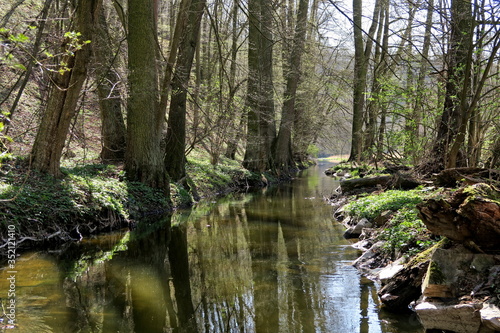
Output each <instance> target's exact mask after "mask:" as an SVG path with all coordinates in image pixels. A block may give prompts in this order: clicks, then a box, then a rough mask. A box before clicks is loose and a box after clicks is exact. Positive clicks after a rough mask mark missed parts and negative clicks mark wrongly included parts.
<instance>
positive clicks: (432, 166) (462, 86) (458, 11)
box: [419, 0, 473, 172]
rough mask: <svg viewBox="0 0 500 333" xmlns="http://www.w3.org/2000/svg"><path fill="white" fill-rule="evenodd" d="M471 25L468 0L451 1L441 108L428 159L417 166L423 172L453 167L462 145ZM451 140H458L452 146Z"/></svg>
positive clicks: (468, 85)
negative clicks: (442, 107)
mask: <svg viewBox="0 0 500 333" xmlns="http://www.w3.org/2000/svg"><path fill="white" fill-rule="evenodd" d="M472 28H473V26H472V13H471V2H470V0H466V1H463V0H453V1H452V5H451V35H450V49H449V53H448V73H447V74H448V75H447V78H446V93H445V101H444V110H443V114H442V116H441V120H440V122H439V127H438V133H437V136H436V139H435V142H434V146H433V148H432V152H431V156H430V160H429V161H427V162H426V163H425V165H423V166H420V167H419V168H420V169H422V170H424V171H431V172H435V171H438V170H442V169H443V168H444V167H455V166H457V162H459V159H460V158H459V152H460V150H461V148H462V144H461V142H460V141H461V140H462V139H461V137H462V136H463V135H465V132H463V131H462V129H463V126H464V125H465V124H463V121H464V120H465V119H466V117H467V115H466V114H467V113H468V112H467V111H468V110H467V109H468V106H467V102H468V101H467V96H468V95H469V91H470V77H471V76H470V71H471V68H470V65H471V61H470V60H471V51H472ZM455 140H458V141H457V142H456V144H455V145H454V142H455ZM452 146H454V147H453V151H452V150H451V148H452Z"/></svg>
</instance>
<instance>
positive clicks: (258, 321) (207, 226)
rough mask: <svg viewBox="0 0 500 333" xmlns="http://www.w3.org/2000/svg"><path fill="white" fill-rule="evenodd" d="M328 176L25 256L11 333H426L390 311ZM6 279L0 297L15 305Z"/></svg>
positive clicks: (0, 275) (307, 177) (317, 170)
mask: <svg viewBox="0 0 500 333" xmlns="http://www.w3.org/2000/svg"><path fill="white" fill-rule="evenodd" d="M327 167H328V166H327V165H319V166H317V167H314V168H311V169H309V170H306V171H304V172H302V173H301V174H299V175H298V177H297V179H296V180H294V181H293V182H292V183H290V184H284V185H280V186H276V187H272V188H269V189H266V190H261V191H259V192H256V193H251V194H237V195H232V196H230V197H228V198H224V199H222V200H219V201H217V202H212V203H209V204H204V205H199V206H198V207H195V208H193V209H192V210H189V211H182V212H178V213H176V214H174V216H172V217H166V218H163V219H161V220H158V219H156V220H155V221H153V220H151V221H144V222H142V223H140V224H139V226H138V228H137V229H136V230H134V231H133V232H128V231H123V232H118V233H114V234H110V235H104V236H100V237H98V238H95V239H90V240H86V241H84V242H81V243H78V244H71V245H68V246H66V247H65V248H63V249H60V250H58V251H52V252H35V253H27V254H24V255H22V256H21V257H20V258H18V260H17V265H16V270H17V273H16V302H17V303H16V320H17V327H16V328H14V329H6V328H5V326H4V327H3V328H2V324H1V323H0V331H3V330H5V331H10V332H15V331H17V332H39V333H43V332H148V333H149V332H189V333H195V332H206V333H211V332H257V333H263V332H270V333H281V332H282V333H295V332H305V333H309V332H360V333H368V332H370V333H372V332H373V333H375V332H422V329H421V328H420V326H419V325H418V322H417V321H416V320H415V318H414V317H413V316H403V317H394V316H390V315H388V314H385V313H384V312H383V311H381V310H380V309H379V302H378V298H377V295H376V288H375V286H374V285H373V283H371V282H370V281H368V280H366V279H365V278H363V277H361V276H360V274H359V273H358V272H357V271H356V270H355V269H354V268H353V267H352V266H351V265H350V264H351V262H352V261H353V260H354V259H355V258H356V257H357V255H358V253H357V251H356V250H354V249H353V248H352V247H351V246H350V244H349V242H347V241H346V240H344V239H343V237H342V233H343V231H344V229H343V227H342V226H341V225H339V224H338V223H336V222H334V221H333V220H332V217H331V216H332V211H331V208H330V207H329V206H327V205H325V203H324V202H323V200H322V198H323V196H328V195H329V194H331V193H332V191H333V189H334V188H335V187H336V186H337V185H338V184H337V183H336V182H335V181H334V180H333V179H331V178H328V177H326V176H324V174H323V171H324V170H325V169H326V168H327ZM7 277H8V273H7V269H6V268H4V269H2V270H0V292H1V293H2V294H1V295H0V297H1V298H3V299H4V306H5V299H6V298H7V292H6V290H7V289H8V281H7Z"/></svg>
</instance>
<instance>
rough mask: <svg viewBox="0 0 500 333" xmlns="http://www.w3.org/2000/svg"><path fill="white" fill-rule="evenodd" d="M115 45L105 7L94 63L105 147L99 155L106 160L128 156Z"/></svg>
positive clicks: (100, 20) (95, 46)
mask: <svg viewBox="0 0 500 333" xmlns="http://www.w3.org/2000/svg"><path fill="white" fill-rule="evenodd" d="M113 46H114V43H113V40H112V39H111V36H110V32H109V29H108V23H107V22H106V15H105V13H104V10H102V11H101V14H100V15H99V22H98V29H97V36H96V38H95V42H94V43H93V51H94V66H95V68H96V71H97V74H98V78H97V79H98V85H97V93H98V97H99V108H100V110H101V122H102V124H101V135H102V150H101V154H100V157H101V159H102V160H103V161H105V162H110V161H111V162H112V161H122V160H123V158H124V156H125V147H126V128H125V121H124V119H123V114H122V96H121V93H120V89H119V87H117V85H118V84H119V82H120V77H119V76H118V74H117V73H116V70H115V64H114V63H113V60H114V59H115V54H114V52H113V49H112V47H113Z"/></svg>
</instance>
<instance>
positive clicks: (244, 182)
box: [0, 153, 287, 259]
mask: <svg viewBox="0 0 500 333" xmlns="http://www.w3.org/2000/svg"><path fill="white" fill-rule="evenodd" d="M207 161H208V157H207V156H205V155H204V154H203V153H195V154H191V155H190V157H188V163H187V165H186V171H187V177H186V178H185V179H184V180H183V182H181V183H172V184H170V193H169V195H166V194H165V193H163V192H162V191H159V190H157V189H153V188H150V187H147V186H145V185H144V184H142V183H138V182H130V181H127V179H126V175H125V173H124V171H123V167H122V165H112V164H86V165H83V166H78V165H74V166H67V167H64V168H63V169H62V171H63V174H64V177H63V178H62V179H55V178H53V177H51V176H48V175H45V174H40V173H37V172H35V171H34V170H31V169H30V166H29V164H28V162H27V161H26V160H25V159H21V158H14V159H12V160H10V161H4V162H3V164H2V166H1V170H0V234H1V235H2V245H3V247H6V246H7V244H8V241H15V243H16V251H18V252H21V251H25V250H27V249H30V248H41V247H47V246H56V245H58V244H61V243H64V242H68V241H78V240H81V239H82V238H84V237H87V236H89V235H93V234H98V233H102V232H109V231H112V230H117V229H121V228H134V226H135V224H136V223H138V222H139V221H141V220H143V219H144V218H146V217H150V216H161V215H163V214H169V213H170V212H172V211H173V210H175V209H178V208H183V207H189V206H190V205H192V204H194V203H196V202H198V201H200V200H210V198H213V197H216V196H221V195H224V194H227V193H229V192H232V191H241V190H248V189H250V188H258V187H263V186H267V185H268V184H272V183H277V182H279V181H283V180H285V179H286V178H287V177H283V176H282V177H277V176H276V175H273V174H271V173H264V174H258V173H253V172H250V171H248V170H246V169H244V168H243V167H241V164H240V163H239V162H237V161H233V160H229V159H222V160H221V162H220V163H219V164H218V165H216V166H213V165H211V164H210V163H208V162H207ZM11 231H14V232H11ZM11 236H12V237H11ZM6 256H7V251H0V258H3V259H5V257H6Z"/></svg>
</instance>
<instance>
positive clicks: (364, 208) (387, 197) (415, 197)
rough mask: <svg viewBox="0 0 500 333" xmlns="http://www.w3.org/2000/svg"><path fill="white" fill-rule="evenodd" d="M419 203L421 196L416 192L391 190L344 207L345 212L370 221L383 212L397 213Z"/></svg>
mask: <svg viewBox="0 0 500 333" xmlns="http://www.w3.org/2000/svg"><path fill="white" fill-rule="evenodd" d="M420 202H422V194H421V193H420V191H418V190H413V191H399V190H391V191H386V192H383V193H381V194H377V195H369V196H366V197H363V198H360V199H357V200H355V201H352V202H350V203H348V204H347V205H346V206H345V212H346V213H348V214H349V215H353V216H359V217H364V218H367V219H369V220H370V219H374V218H375V217H377V216H379V215H380V214H381V213H382V212H383V211H386V210H392V211H398V210H400V209H402V208H404V207H408V208H413V207H415V205H416V204H418V203H420Z"/></svg>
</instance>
